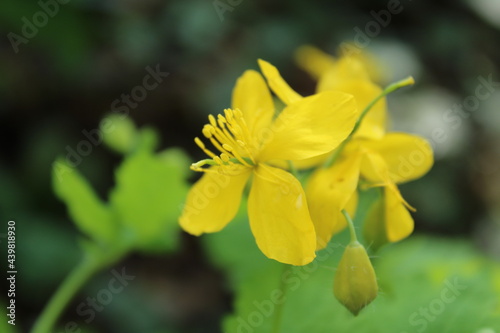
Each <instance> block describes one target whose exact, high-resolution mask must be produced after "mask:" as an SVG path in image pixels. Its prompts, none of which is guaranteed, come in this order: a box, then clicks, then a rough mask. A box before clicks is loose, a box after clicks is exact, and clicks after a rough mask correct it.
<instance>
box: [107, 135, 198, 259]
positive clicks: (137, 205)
mask: <svg viewBox="0 0 500 333" xmlns="http://www.w3.org/2000/svg"><path fill="white" fill-rule="evenodd" d="M150 148H151V145H150V144H146V145H144V146H142V148H141V150H140V151H137V152H136V153H134V154H131V155H129V156H127V158H126V160H125V161H124V162H123V163H122V165H121V166H120V167H119V168H118V170H117V171H116V187H115V189H114V190H113V191H112V193H111V195H110V204H111V206H112V207H113V209H114V210H115V212H116V214H117V216H118V218H119V221H120V223H122V224H123V225H124V226H126V227H127V228H128V229H129V231H130V232H131V233H133V235H134V237H135V239H136V242H137V245H138V247H139V248H140V249H142V250H146V251H148V250H149V251H162V250H172V249H174V248H175V247H176V245H177V243H178V237H179V232H180V229H179V226H178V222H177V219H178V216H179V213H180V207H181V203H182V202H183V200H184V198H185V195H186V193H187V185H186V182H185V179H184V178H185V177H184V175H185V171H184V170H183V169H184V168H188V166H187V165H182V164H183V163H182V161H181V162H179V160H177V159H175V158H173V159H172V160H170V161H169V160H165V159H163V158H159V157H158V156H155V155H153V154H152V153H151V152H150Z"/></svg>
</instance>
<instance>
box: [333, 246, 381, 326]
mask: <svg viewBox="0 0 500 333" xmlns="http://www.w3.org/2000/svg"><path fill="white" fill-rule="evenodd" d="M377 292H378V285H377V277H376V276H375V271H374V270H373V266H372V264H371V262H370V259H369V258H368V254H367V253H366V250H365V248H364V246H363V245H361V244H360V243H359V242H358V241H352V242H351V243H350V244H349V245H347V247H346V249H345V252H344V254H343V255H342V259H340V263H339V267H338V268H337V272H336V273H335V279H334V282H333V293H334V294H335V297H336V298H337V299H338V300H339V302H340V303H342V305H344V306H345V307H346V308H347V309H348V310H349V311H351V312H352V313H353V314H354V315H355V316H357V315H358V313H359V311H361V309H363V308H364V307H365V306H367V305H368V304H370V303H371V301H373V300H374V299H375V297H377Z"/></svg>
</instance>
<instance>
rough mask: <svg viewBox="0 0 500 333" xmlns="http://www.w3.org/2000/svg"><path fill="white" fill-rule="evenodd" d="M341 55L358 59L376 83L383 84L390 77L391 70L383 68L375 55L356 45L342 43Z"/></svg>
mask: <svg viewBox="0 0 500 333" xmlns="http://www.w3.org/2000/svg"><path fill="white" fill-rule="evenodd" d="M339 53H340V54H342V55H343V56H344V58H351V59H356V60H357V61H359V62H361V63H362V64H363V66H364V67H365V69H366V71H367V72H368V74H369V75H370V78H371V80H372V81H374V82H377V83H383V82H385V81H386V80H387V78H388V77H389V76H390V75H389V74H390V69H388V68H386V67H385V66H383V64H382V63H380V61H378V59H377V58H376V57H375V56H374V55H373V54H371V53H369V52H367V51H366V50H363V49H361V48H359V47H357V46H356V45H355V43H352V42H349V43H342V44H341V45H340V48H339Z"/></svg>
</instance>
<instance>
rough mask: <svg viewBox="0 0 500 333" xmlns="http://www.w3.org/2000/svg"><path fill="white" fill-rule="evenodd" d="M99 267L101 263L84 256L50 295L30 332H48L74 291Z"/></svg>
mask: <svg viewBox="0 0 500 333" xmlns="http://www.w3.org/2000/svg"><path fill="white" fill-rule="evenodd" d="M100 267H101V265H99V263H98V262H97V261H96V260H95V259H94V258H91V257H89V256H85V257H84V258H83V259H82V261H81V262H80V263H79V264H78V266H76V267H75V268H74V269H73V271H72V272H71V273H70V274H69V275H68V276H67V277H66V279H65V280H64V282H63V283H62V284H61V285H60V287H59V289H58V290H57V291H56V293H55V294H54V295H53V296H52V298H51V299H50V301H49V303H48V304H47V305H46V306H45V308H44V310H43V312H42V314H41V315H40V317H39V318H38V320H37V321H36V322H35V325H34V326H33V329H32V331H31V332H32V333H50V332H51V331H52V328H53V327H54V325H55V323H56V322H57V319H58V318H59V316H60V314H61V312H62V311H63V310H64V308H65V307H66V305H67V304H68V303H69V302H70V301H71V299H72V298H73V296H74V295H75V293H76V292H77V291H78V290H79V289H80V288H81V287H82V286H83V285H84V284H85V282H86V281H87V280H88V279H89V278H90V277H91V276H92V275H93V274H94V273H96V272H97V270H98V269H99V268H100Z"/></svg>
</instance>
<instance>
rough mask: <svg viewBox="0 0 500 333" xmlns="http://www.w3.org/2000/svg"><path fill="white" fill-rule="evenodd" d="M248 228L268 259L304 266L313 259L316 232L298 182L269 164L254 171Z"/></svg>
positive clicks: (249, 200)
mask: <svg viewBox="0 0 500 333" xmlns="http://www.w3.org/2000/svg"><path fill="white" fill-rule="evenodd" d="M248 216H249V219H250V226H251V228H252V232H253V234H254V236H255V240H256V241H257V245H258V246H259V248H260V250H261V251H262V252H263V253H264V254H265V255H266V256H267V257H268V258H271V259H275V260H277V261H279V262H282V263H286V264H291V265H306V264H308V263H310V262H311V261H312V260H313V259H314V258H315V256H316V254H315V249H316V233H315V232H314V226H313V223H312V221H311V218H310V217H309V210H308V208H307V202H306V196H305V193H304V191H303V190H302V186H301V184H300V182H299V181H298V180H297V179H296V178H295V177H293V176H292V175H291V174H290V173H288V172H286V171H283V170H281V169H277V168H274V167H271V166H268V165H264V164H259V165H258V166H257V167H256V168H255V172H254V180H253V184H252V189H251V190H250V196H249V198H248Z"/></svg>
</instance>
